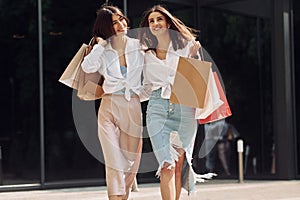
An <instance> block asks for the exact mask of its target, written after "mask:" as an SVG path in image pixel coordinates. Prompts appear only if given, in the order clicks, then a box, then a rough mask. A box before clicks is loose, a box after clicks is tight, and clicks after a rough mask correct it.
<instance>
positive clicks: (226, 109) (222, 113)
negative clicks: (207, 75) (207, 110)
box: [198, 72, 232, 124]
mask: <svg viewBox="0 0 300 200" xmlns="http://www.w3.org/2000/svg"><path fill="white" fill-rule="evenodd" d="M213 75H214V78H215V82H216V85H217V88H218V92H219V95H220V99H221V100H222V101H223V102H224V103H223V104H221V106H219V107H218V108H217V109H216V110H214V111H213V112H212V113H211V114H210V115H209V116H207V117H206V118H204V119H199V120H198V122H199V123H200V124H206V123H210V122H214V121H217V120H220V119H224V118H226V117H229V116H231V115H232V112H231V110H230V106H229V104H228V101H227V98H226V95H225V93H224V90H223V87H222V85H221V82H220V79H219V77H218V74H217V73H216V72H213Z"/></svg>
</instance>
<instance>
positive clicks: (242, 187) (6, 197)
mask: <svg viewBox="0 0 300 200" xmlns="http://www.w3.org/2000/svg"><path fill="white" fill-rule="evenodd" d="M139 189H140V190H139V192H132V193H131V196H130V200H160V199H161V198H160V190H159V184H157V183H155V184H139ZM107 199H108V198H107V197H106V187H85V188H69V189H55V190H50V189H49V190H32V191H21V192H2V193H0V200H107ZM186 199H188V200H227V199H228V200H250V199H251V200H252V199H253V200H254V199H255V200H300V181H298V180H293V181H257V180H256V181H245V182H244V183H238V182H237V181H235V180H212V181H208V182H206V183H199V184H197V192H195V193H193V194H191V195H190V198H189V197H188V195H187V192H186V191H183V192H182V195H181V200H186Z"/></svg>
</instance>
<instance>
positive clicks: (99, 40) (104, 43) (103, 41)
mask: <svg viewBox="0 0 300 200" xmlns="http://www.w3.org/2000/svg"><path fill="white" fill-rule="evenodd" d="M96 41H97V43H98V44H100V45H102V46H103V47H104V46H105V45H106V44H107V41H106V40H103V39H102V38H101V37H96Z"/></svg>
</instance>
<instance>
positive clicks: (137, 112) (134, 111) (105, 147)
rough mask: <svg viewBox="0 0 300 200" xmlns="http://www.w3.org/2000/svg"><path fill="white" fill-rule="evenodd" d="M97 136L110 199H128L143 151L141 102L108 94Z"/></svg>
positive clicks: (103, 105)
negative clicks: (115, 197)
mask: <svg viewBox="0 0 300 200" xmlns="http://www.w3.org/2000/svg"><path fill="white" fill-rule="evenodd" d="M98 127H99V128H98V136H99V140H100V143H101V147H102V151H103V155H104V160H105V169H106V185H107V192H108V196H113V195H122V196H123V198H122V199H127V198H128V195H129V192H130V188H131V186H132V183H133V181H134V178H135V176H136V173H137V170H138V167H139V163H140V158H141V151H142V130H143V127H142V112H141V104H140V100H139V98H138V97H137V96H132V97H131V100H130V101H128V100H126V99H125V97H124V95H105V96H104V97H103V98H102V101H101V105H100V108H99V112H98Z"/></svg>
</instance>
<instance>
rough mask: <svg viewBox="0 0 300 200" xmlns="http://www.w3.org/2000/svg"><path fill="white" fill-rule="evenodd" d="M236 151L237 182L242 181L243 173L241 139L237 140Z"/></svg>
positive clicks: (242, 144)
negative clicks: (237, 165) (237, 155)
mask: <svg viewBox="0 0 300 200" xmlns="http://www.w3.org/2000/svg"><path fill="white" fill-rule="evenodd" d="M237 152H238V154H239V183H243V182H244V173H243V152H244V142H243V140H241V139H239V140H238V141H237Z"/></svg>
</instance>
